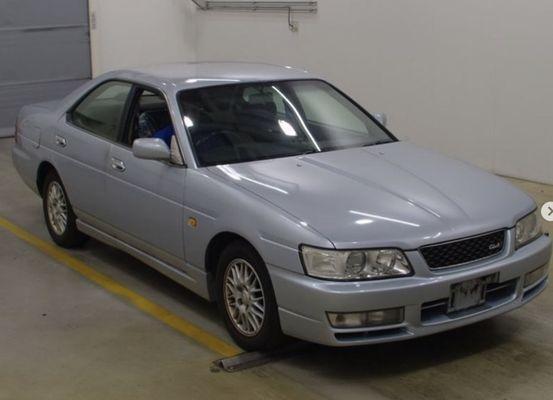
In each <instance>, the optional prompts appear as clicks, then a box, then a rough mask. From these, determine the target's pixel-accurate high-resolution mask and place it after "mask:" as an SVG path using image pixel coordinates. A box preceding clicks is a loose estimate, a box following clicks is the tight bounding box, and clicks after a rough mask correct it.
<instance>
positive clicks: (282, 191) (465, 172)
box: [209, 142, 535, 249]
mask: <svg viewBox="0 0 553 400" xmlns="http://www.w3.org/2000/svg"><path fill="white" fill-rule="evenodd" d="M209 169H210V170H211V171H212V172H214V173H216V174H218V175H220V176H222V177H224V178H225V179H227V180H228V181H230V182H233V183H234V184H236V185H239V186H241V187H242V188H244V189H246V190H248V191H250V192H253V193H255V194H256V195H258V196H261V197H262V198H264V199H265V200H267V201H269V202H271V203H273V204H274V205H276V206H277V207H279V208H281V209H282V210H284V211H286V212H287V213H289V214H291V215H293V216H294V217H296V218H297V219H298V220H299V221H300V223H301V224H303V225H309V226H310V227H311V228H312V229H315V230H316V231H318V232H319V233H320V234H321V235H323V236H324V237H326V238H327V239H328V240H330V241H331V242H332V243H333V244H334V245H335V246H336V247H337V248H348V247H349V248H361V247H380V246H385V247H399V248H402V249H414V248H417V247H419V246H421V245H425V244H429V243H437V242H442V241H447V240H451V239H456V238H461V237H465V236H470V235H475V234H479V233H483V232H487V231H492V230H495V229H500V228H507V227H512V226H513V225H514V224H515V223H516V221H517V220H518V219H519V218H520V217H522V216H524V215H525V214H527V213H529V212H531V211H532V209H533V208H534V207H535V204H534V201H533V200H532V199H531V198H530V197H529V196H528V195H526V194H525V193H524V192H522V191H521V190H519V189H517V188H515V187H514V186H512V185H511V184H510V183H509V182H507V181H506V180H504V179H502V178H500V177H497V176H495V175H492V174H490V173H487V172H485V171H482V170H480V169H478V168H476V167H473V166H471V165H469V164H466V163H464V162H461V161H458V160H454V159H451V158H448V157H445V156H442V155H440V154H438V153H435V152H433V151H431V150H428V149H423V148H420V147H417V146H415V145H412V144H410V143H406V142H393V143H388V144H382V145H376V146H370V147H363V148H353V149H345V150H338V151H330V152H323V153H316V154H310V155H304V156H300V157H286V158H278V159H272V160H263V161H254V162H248V163H239V164H231V165H222V166H216V167H210V168H209Z"/></svg>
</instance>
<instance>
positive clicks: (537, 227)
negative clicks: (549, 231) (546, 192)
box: [515, 210, 543, 249]
mask: <svg viewBox="0 0 553 400" xmlns="http://www.w3.org/2000/svg"><path fill="white" fill-rule="evenodd" d="M542 233H543V232H542V227H541V220H540V215H539V213H538V211H537V210H535V211H534V212H533V213H531V214H528V215H527V216H526V217H524V218H521V219H520V220H519V221H518V222H517V224H516V226H515V243H516V248H517V249H518V248H519V247H521V246H524V245H525V244H527V243H530V242H531V241H532V240H534V239H535V238H537V237H538V236H540V235H541V234H542Z"/></svg>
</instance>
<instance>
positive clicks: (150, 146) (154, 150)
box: [132, 138, 171, 161]
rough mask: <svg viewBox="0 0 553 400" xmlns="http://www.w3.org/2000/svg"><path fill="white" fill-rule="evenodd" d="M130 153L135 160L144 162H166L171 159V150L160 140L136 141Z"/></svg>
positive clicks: (145, 139) (146, 139) (144, 139)
mask: <svg viewBox="0 0 553 400" xmlns="http://www.w3.org/2000/svg"><path fill="white" fill-rule="evenodd" d="M132 153H133V155H134V156H135V157H136V158H143V159H145V160H166V161H169V160H170V159H171V150H169V147H168V146H167V143H165V142H164V141H163V140H162V139H158V138H143V139H136V140H135V141H134V142H133V144H132Z"/></svg>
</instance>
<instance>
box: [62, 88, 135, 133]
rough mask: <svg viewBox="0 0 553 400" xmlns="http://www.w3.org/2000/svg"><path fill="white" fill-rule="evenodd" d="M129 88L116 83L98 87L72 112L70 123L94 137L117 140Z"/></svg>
mask: <svg viewBox="0 0 553 400" xmlns="http://www.w3.org/2000/svg"><path fill="white" fill-rule="evenodd" d="M131 87H132V85H131V84H130V83H126V82H116V81H112V82H107V83H104V84H103V85H100V86H98V87H97V88H96V89H94V90H93V91H92V92H90V93H89V94H88V96H86V97H85V98H84V99H83V100H82V101H81V102H80V103H79V105H78V106H77V107H76V108H75V109H74V110H73V112H72V113H71V116H70V119H71V122H72V123H73V124H75V125H76V126H78V127H79V128H82V129H84V130H87V131H89V132H91V133H94V134H95V135H98V136H102V137H104V138H106V139H109V140H113V141H115V140H117V137H118V133H119V127H120V126H121V121H122V116H123V111H124V109H125V103H126V101H127V97H128V96H129V92H130V90H131Z"/></svg>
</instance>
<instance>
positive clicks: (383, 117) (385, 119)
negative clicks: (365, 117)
mask: <svg viewBox="0 0 553 400" xmlns="http://www.w3.org/2000/svg"><path fill="white" fill-rule="evenodd" d="M373 117H374V118H375V119H376V120H377V121H378V122H380V124H381V125H383V126H386V125H387V124H388V116H387V115H386V114H384V113H374V114H373Z"/></svg>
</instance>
